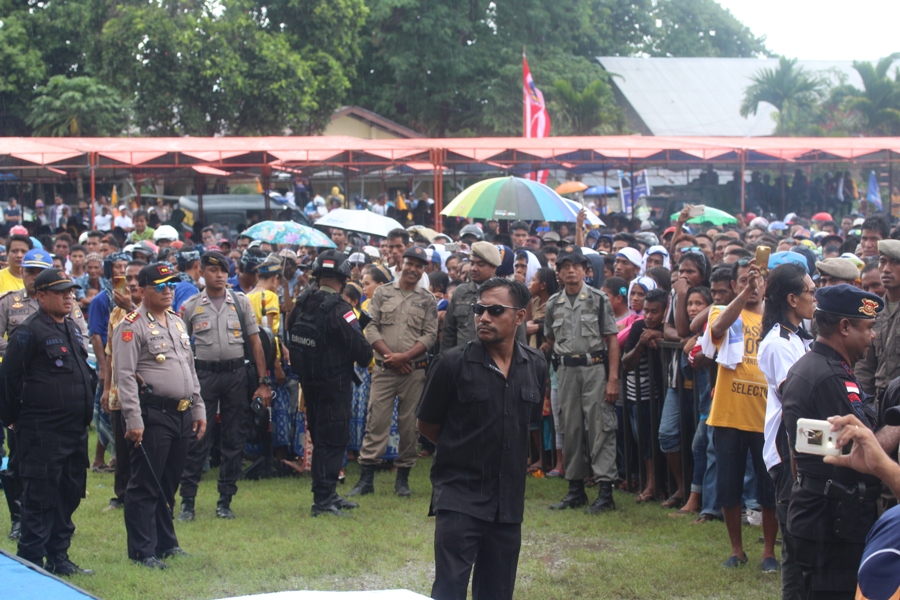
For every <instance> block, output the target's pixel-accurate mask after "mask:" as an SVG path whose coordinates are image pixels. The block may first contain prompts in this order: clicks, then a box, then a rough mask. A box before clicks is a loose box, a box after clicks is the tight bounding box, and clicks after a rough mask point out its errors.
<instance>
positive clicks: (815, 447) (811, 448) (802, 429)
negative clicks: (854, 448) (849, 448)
mask: <svg viewBox="0 0 900 600" xmlns="http://www.w3.org/2000/svg"><path fill="white" fill-rule="evenodd" d="M839 433H840V430H838V431H832V430H831V423H829V422H828V421H820V420H818V419H797V442H796V443H795V444H794V449H795V450H796V451H797V452H800V453H802V454H817V455H819V456H840V455H841V449H840V448H838V447H837V446H836V445H835V442H836V441H837V438H838V434H839Z"/></svg>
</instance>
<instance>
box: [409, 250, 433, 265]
mask: <svg viewBox="0 0 900 600" xmlns="http://www.w3.org/2000/svg"><path fill="white" fill-rule="evenodd" d="M403 258H415V259H416V260H421V261H422V263H423V264H426V265H427V264H428V263H429V260H428V253H427V252H425V249H424V248H420V247H419V246H413V247H411V248H408V249H407V250H406V252H404V253H403Z"/></svg>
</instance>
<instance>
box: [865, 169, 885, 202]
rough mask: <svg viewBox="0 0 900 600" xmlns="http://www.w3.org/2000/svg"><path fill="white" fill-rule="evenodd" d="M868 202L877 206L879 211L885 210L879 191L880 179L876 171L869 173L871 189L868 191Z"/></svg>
mask: <svg viewBox="0 0 900 600" xmlns="http://www.w3.org/2000/svg"><path fill="white" fill-rule="evenodd" d="M866 201H867V202H869V203H870V204H872V205H874V206H876V207H877V208H878V210H884V207H883V206H882V204H881V192H879V191H878V178H877V177H875V171H870V172H869V189H868V190H867V191H866Z"/></svg>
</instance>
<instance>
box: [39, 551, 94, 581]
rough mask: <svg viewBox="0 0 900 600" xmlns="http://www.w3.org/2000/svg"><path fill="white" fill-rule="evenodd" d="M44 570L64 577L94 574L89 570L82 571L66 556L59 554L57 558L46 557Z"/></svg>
mask: <svg viewBox="0 0 900 600" xmlns="http://www.w3.org/2000/svg"><path fill="white" fill-rule="evenodd" d="M44 570H45V571H47V572H48V573H52V574H54V575H59V576H61V577H66V576H68V575H93V574H94V572H93V571H91V570H89V569H82V568H81V567H79V566H78V565H76V564H75V563H73V562H72V561H71V560H69V555H68V554H65V553H63V554H59V555H57V556H52V557H49V556H48V557H47V564H46V565H44Z"/></svg>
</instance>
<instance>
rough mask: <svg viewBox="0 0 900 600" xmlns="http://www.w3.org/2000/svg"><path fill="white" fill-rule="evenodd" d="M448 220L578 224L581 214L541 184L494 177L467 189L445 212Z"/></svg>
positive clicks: (443, 212) (519, 179) (517, 178)
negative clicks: (459, 218)
mask: <svg viewBox="0 0 900 600" xmlns="http://www.w3.org/2000/svg"><path fill="white" fill-rule="evenodd" d="M441 214H442V215H445V216H448V217H465V218H468V219H503V220H508V221H517V220H522V221H554V222H567V223H574V222H575V219H576V217H578V211H577V210H575V209H574V208H573V207H572V206H571V205H569V204H568V203H566V200H565V198H563V197H562V196H560V195H559V194H557V193H556V192H555V191H553V190H552V189H551V188H549V187H547V186H546V185H544V184H542V183H538V182H537V181H531V180H530V179H522V178H520V177H494V178H492V179H485V180H484V181H479V182H478V183H476V184H475V185H472V186H469V187H467V188H466V189H465V190H463V191H462V192H461V193H460V194H459V196H457V197H456V198H454V199H453V201H452V202H451V203H450V204H448V205H447V207H446V208H445V209H444V210H442V211H441Z"/></svg>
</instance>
